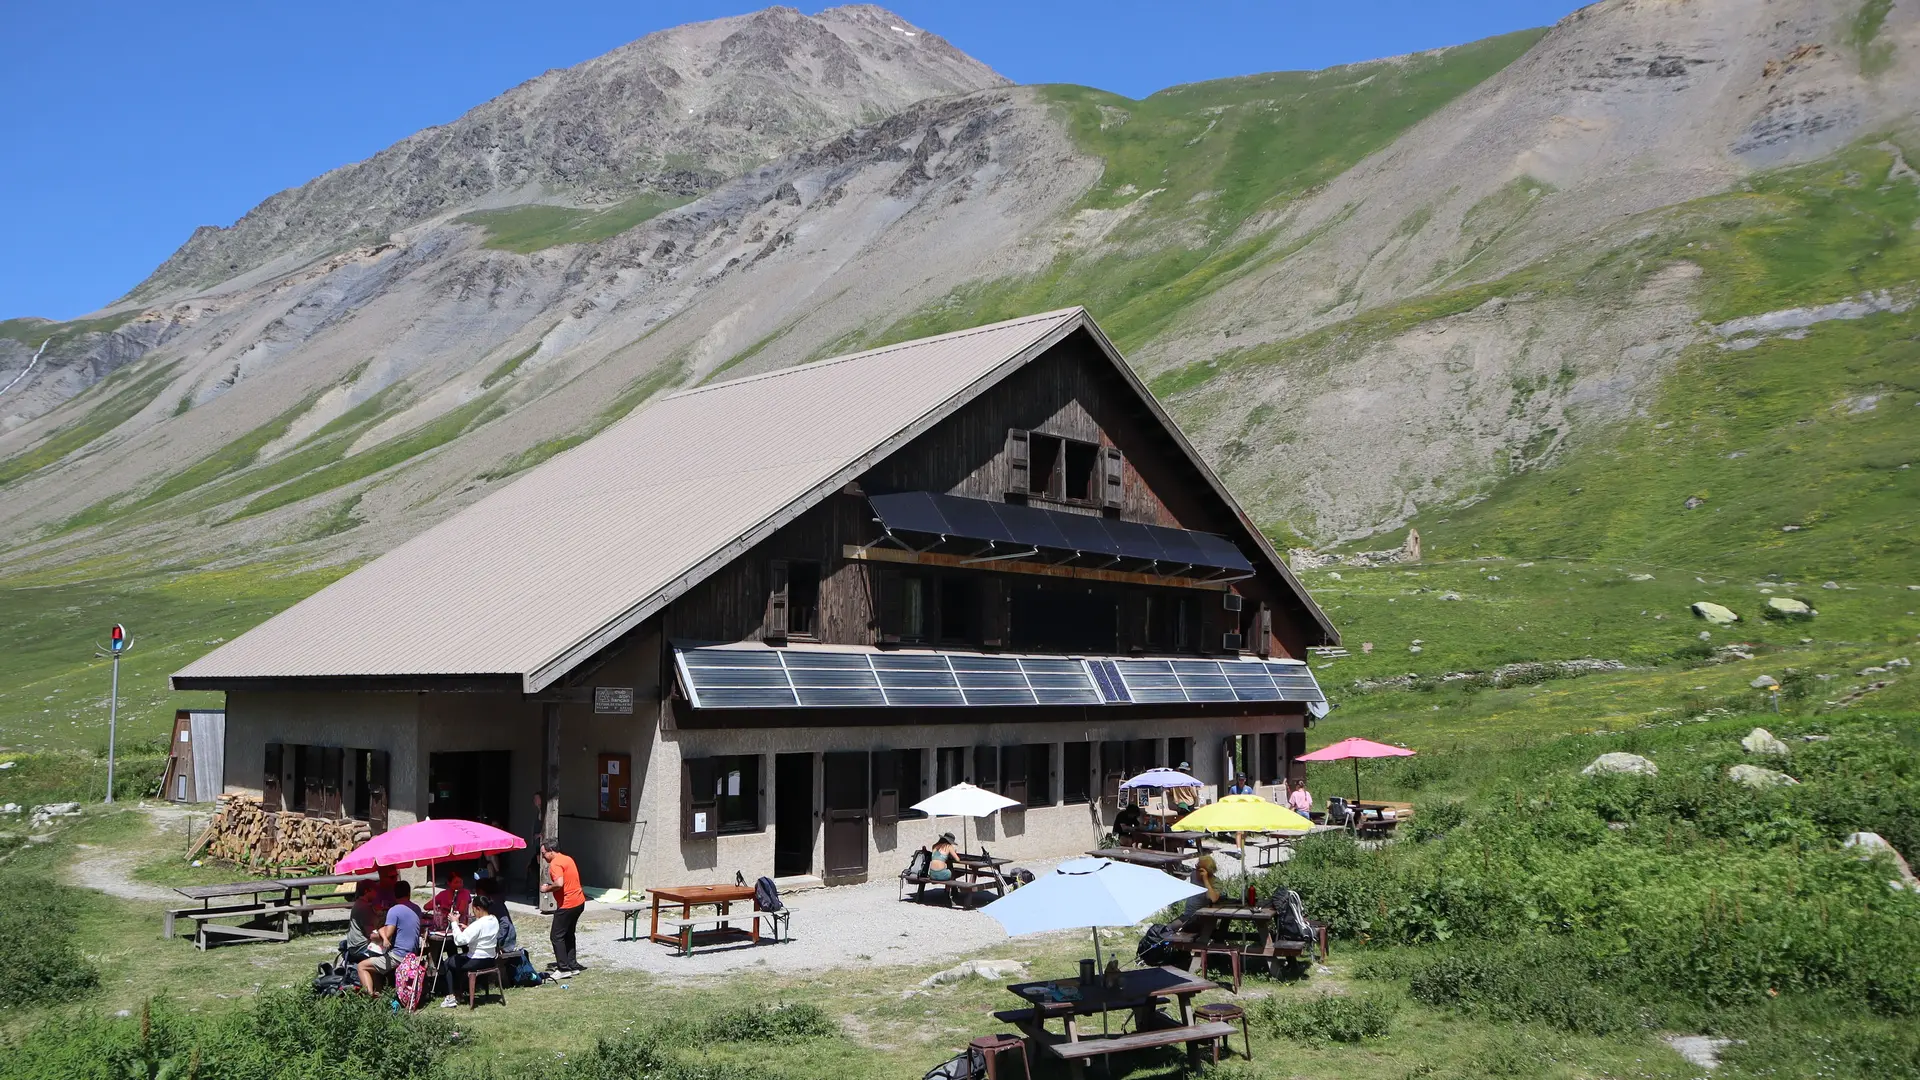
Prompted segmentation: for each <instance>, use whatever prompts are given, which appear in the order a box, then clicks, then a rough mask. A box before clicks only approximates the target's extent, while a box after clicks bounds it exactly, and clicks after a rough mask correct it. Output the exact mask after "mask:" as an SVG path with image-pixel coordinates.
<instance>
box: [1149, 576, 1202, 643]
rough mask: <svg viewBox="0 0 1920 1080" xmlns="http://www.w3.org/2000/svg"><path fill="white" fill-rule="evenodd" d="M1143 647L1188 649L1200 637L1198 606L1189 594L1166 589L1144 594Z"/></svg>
mask: <svg viewBox="0 0 1920 1080" xmlns="http://www.w3.org/2000/svg"><path fill="white" fill-rule="evenodd" d="M1146 624H1147V625H1146V631H1147V647H1148V648H1152V649H1169V650H1172V651H1174V652H1189V651H1191V650H1192V649H1193V647H1194V643H1195V642H1196V641H1198V640H1199V639H1200V606H1199V605H1198V604H1196V603H1195V602H1194V598H1193V597H1191V596H1181V595H1178V594H1175V593H1172V592H1167V591H1155V592H1150V593H1148V594H1147V596H1146Z"/></svg>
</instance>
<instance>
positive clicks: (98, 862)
mask: <svg viewBox="0 0 1920 1080" xmlns="http://www.w3.org/2000/svg"><path fill="white" fill-rule="evenodd" d="M140 810H141V811H142V812H143V813H145V814H146V815H147V820H148V821H149V822H150V823H151V824H152V826H153V829H154V832H156V833H157V834H159V837H160V838H164V839H162V840H161V842H160V843H158V844H153V845H148V846H144V847H142V848H140V849H138V850H134V851H126V850H122V849H116V848H108V847H102V846H100V845H98V844H75V845H74V847H75V848H76V849H78V850H79V852H80V857H79V858H78V859H75V860H74V861H73V864H72V865H70V866H69V867H67V882H68V884H71V885H78V886H81V887H82V888H88V889H98V890H99V891H101V892H103V893H106V894H107V895H108V896H118V897H121V898H122V899H126V900H174V899H178V894H176V893H175V892H174V891H173V890H172V889H168V888H165V887H164V886H160V885H149V884H147V883H146V882H143V881H135V880H134V879H133V871H134V868H135V867H136V866H138V865H139V863H140V862H141V860H142V859H143V858H144V857H145V856H146V855H147V854H148V853H150V852H152V851H154V850H157V849H158V848H159V847H160V846H162V845H164V844H171V843H172V842H173V841H174V840H178V841H179V842H180V844H181V845H184V844H185V842H186V841H185V837H184V834H185V833H186V829H187V817H188V812H187V811H185V810H181V809H178V808H176V807H172V806H151V805H148V804H146V803H142V804H141V805H140ZM202 816H203V817H204V815H202Z"/></svg>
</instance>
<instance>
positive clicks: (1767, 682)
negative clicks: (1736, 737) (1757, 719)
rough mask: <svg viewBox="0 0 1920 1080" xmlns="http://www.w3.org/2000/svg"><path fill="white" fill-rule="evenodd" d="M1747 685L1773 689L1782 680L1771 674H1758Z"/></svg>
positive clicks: (1759, 688)
mask: <svg viewBox="0 0 1920 1080" xmlns="http://www.w3.org/2000/svg"><path fill="white" fill-rule="evenodd" d="M1747 685H1748V686H1751V687H1753V688H1754V689H1755V690H1771V689H1773V688H1774V687H1776V686H1779V685H1780V680H1779V679H1776V678H1774V677H1773V676H1771V675H1756V676H1754V678H1753V681H1752V682H1749V683H1748V684H1747ZM1755 730H1758V729H1755Z"/></svg>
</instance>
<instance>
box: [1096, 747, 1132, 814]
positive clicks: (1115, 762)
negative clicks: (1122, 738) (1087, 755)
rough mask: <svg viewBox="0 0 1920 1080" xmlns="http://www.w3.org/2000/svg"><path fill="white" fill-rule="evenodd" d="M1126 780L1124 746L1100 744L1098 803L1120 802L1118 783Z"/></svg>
mask: <svg viewBox="0 0 1920 1080" xmlns="http://www.w3.org/2000/svg"><path fill="white" fill-rule="evenodd" d="M1126 778H1127V763H1126V744H1125V743H1123V742H1113V741H1110V742H1103V743H1101V744H1100V801H1101V802H1104V803H1111V802H1118V801H1119V800H1120V782H1121V781H1122V780H1125V779H1126Z"/></svg>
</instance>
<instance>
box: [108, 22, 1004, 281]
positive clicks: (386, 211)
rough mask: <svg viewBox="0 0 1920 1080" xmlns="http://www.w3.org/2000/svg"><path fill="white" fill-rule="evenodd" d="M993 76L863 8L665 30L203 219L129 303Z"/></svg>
mask: <svg viewBox="0 0 1920 1080" xmlns="http://www.w3.org/2000/svg"><path fill="white" fill-rule="evenodd" d="M1005 81H1006V80H1005V79H1002V78H1001V77H1000V76H998V75H996V74H994V72H993V71H992V70H990V69H989V68H987V67H986V65H984V64H981V63H980V62H979V61H977V60H974V59H973V58H972V57H970V56H967V55H966V54H965V53H962V52H960V51H959V50H958V49H955V48H954V47H953V46H951V45H949V44H948V43H947V42H946V41H945V40H944V39H942V38H940V37H938V36H937V35H934V34H931V33H928V32H926V31H924V30H922V29H920V28H919V27H916V26H914V25H912V24H911V23H908V22H906V21H905V20H903V19H901V18H900V17H899V16H897V15H894V14H893V13H891V12H889V11H885V10H883V9H881V8H878V7H873V6H870V5H853V6H848V7H837V8H829V9H827V10H826V11H823V12H821V13H820V14H819V15H817V16H813V17H811V18H809V17H808V16H805V15H802V14H801V13H800V12H798V11H795V10H794V9H792V8H784V7H778V8H768V9H767V10H765V11H760V12H755V13H754V14H751V15H742V16H738V17H735V18H728V19H716V20H714V21H712V22H703V23H694V24H691V25H687V26H680V27H676V28H674V29H671V30H663V31H660V32H659V33H655V34H649V35H647V36H646V37H643V38H641V39H640V40H638V41H635V42H633V43H632V44H630V45H626V46H623V47H621V48H619V49H615V50H614V51H613V52H610V53H607V54H606V55H605V56H601V57H598V58H596V59H593V60H589V61H587V62H586V63H584V64H580V65H578V66H575V67H571V68H566V69H564V70H558V71H549V72H547V73H546V74H545V75H542V76H540V77H539V78H536V79H531V80H528V81H527V82H525V83H523V84H521V85H519V86H517V87H514V88H513V89H512V90H509V91H507V92H506V93H504V94H501V95H500V96H499V97H497V98H494V99H493V100H492V101H489V102H487V103H486V104H484V105H481V106H479V107H478V108H475V109H473V110H472V111H470V112H468V113H467V114H466V115H464V116H462V117H460V118H459V119H458V120H455V121H453V122H452V123H450V124H446V125H443V126H441V127H435V128H429V129H427V130H425V131H422V132H420V133H419V134H417V135H414V136H411V137H410V138H407V139H403V140H402V141H400V142H398V143H396V144H394V145H393V146H390V147H388V148H387V149H385V150H382V151H381V152H380V153H378V154H375V155H374V156H373V157H371V158H369V159H367V160H366V161H362V162H358V163H355V164H353V165H348V166H346V167H344V168H340V169H335V170H334V171H332V172H330V173H327V174H326V175H324V176H321V177H319V178H317V179H315V180H313V181H311V182H309V183H307V184H304V185H302V186H300V187H298V188H294V189H293V190H291V191H285V192H281V193H280V194H278V195H275V196H273V197H272V198H270V199H268V200H266V201H265V202H263V203H261V204H260V205H259V206H257V207H255V208H254V209H253V210H252V211H251V212H250V213H248V214H247V215H246V216H245V217H243V218H241V219H240V220H239V221H238V222H235V223H234V224H233V225H232V226H230V227H228V228H224V229H221V228H215V227H213V226H205V227H203V228H201V229H200V230H198V231H197V232H195V233H194V235H193V238H192V239H191V240H189V241H187V243H186V244H185V245H184V246H182V247H181V248H180V250H179V251H177V252H175V253H174V255H173V257H172V258H169V259H168V260H167V261H166V262H164V263H162V264H161V265H160V267H159V268H158V269H157V270H155V271H154V273H153V275H152V276H151V277H149V278H148V279H147V280H146V281H145V282H143V283H142V284H141V285H140V286H139V287H138V288H136V289H135V290H134V291H133V293H132V297H133V298H136V299H148V300H153V299H158V298H161V297H164V296H165V295H167V294H168V293H169V292H172V291H177V290H178V289H180V288H183V287H185V288H196V287H201V286H207V285H213V284H216V283H219V282H223V281H229V280H231V279H233V278H235V277H236V276H242V277H247V276H251V277H254V278H258V276H259V275H258V274H252V273H251V272H253V271H256V270H258V271H260V272H261V273H263V274H272V273H275V272H284V271H286V270H290V269H293V268H295V267H297V266H299V265H300V264H302V263H304V262H306V261H308V260H309V259H312V258H313V257H314V256H316V255H319V254H322V253H326V252H330V251H334V250H338V249H340V248H342V247H350V246H352V245H353V244H355V243H359V242H369V241H371V242H378V241H383V240H385V239H386V237H387V236H388V235H389V234H391V233H392V232H393V231H394V230H396V229H403V228H406V227H407V226H409V225H414V224H418V223H419V222H422V221H425V220H427V219H428V218H431V217H433V216H435V215H437V214H440V213H441V212H443V211H445V210H448V209H450V208H453V207H471V206H476V205H477V206H500V205H506V204H509V203H536V202H537V203H564V204H568V205H606V204H609V203H615V202H619V201H621V200H624V199H629V198H632V197H633V196H635V195H636V194H639V193H642V192H655V193H661V194H665V195H678V196H687V197H690V196H693V195H698V194H700V193H701V192H704V191H708V190H711V189H712V188H714V187H715V186H717V185H718V184H720V183H721V182H723V181H725V180H726V179H728V178H729V177H732V176H735V175H737V174H739V173H740V172H741V171H742V170H744V169H747V168H751V167H752V166H755V165H758V164H760V163H761V162H764V161H766V160H768V159H770V158H773V157H776V156H778V155H779V154H781V153H784V152H786V151H789V150H792V149H793V148H794V147H796V146H800V145H803V144H805V143H809V142H812V141H814V140H816V139H821V138H825V137H827V136H830V135H833V134H835V133H837V132H840V131H843V130H845V129H846V128H848V127H851V126H852V125H854V124H856V123H860V122H863V121H867V120H872V119H876V118H879V117H883V116H887V115H890V114H892V113H894V112H897V111H898V110H900V109H902V108H904V107H906V106H908V105H911V104H912V103H914V102H916V101H920V100H922V99H924V98H928V97H934V96H938V95H943V94H954V93H963V92H966V91H970V90H980V89H984V88H986V87H990V86H998V85H1002V84H1004V83H1005Z"/></svg>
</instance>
